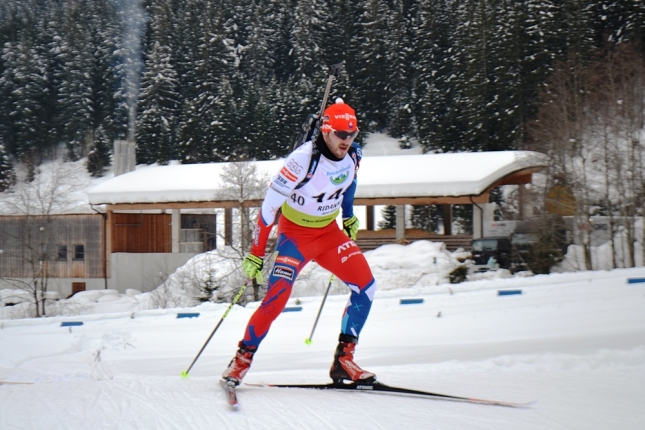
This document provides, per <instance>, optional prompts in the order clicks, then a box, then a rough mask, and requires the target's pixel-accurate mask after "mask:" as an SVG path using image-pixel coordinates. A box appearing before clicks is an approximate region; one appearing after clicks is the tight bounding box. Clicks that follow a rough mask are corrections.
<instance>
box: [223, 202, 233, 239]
mask: <svg viewBox="0 0 645 430" xmlns="http://www.w3.org/2000/svg"><path fill="white" fill-rule="evenodd" d="M224 245H227V246H231V245H233V209H232V208H225V209H224Z"/></svg>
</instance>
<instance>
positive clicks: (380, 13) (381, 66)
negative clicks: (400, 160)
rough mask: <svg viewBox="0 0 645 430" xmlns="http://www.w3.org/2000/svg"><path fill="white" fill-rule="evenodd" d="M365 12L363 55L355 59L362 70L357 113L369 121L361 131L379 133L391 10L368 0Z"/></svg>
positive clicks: (385, 95) (384, 120) (382, 124)
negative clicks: (386, 36)
mask: <svg viewBox="0 0 645 430" xmlns="http://www.w3.org/2000/svg"><path fill="white" fill-rule="evenodd" d="M363 8H364V10H365V12H364V15H363V16H362V17H361V25H362V27H363V29H362V32H361V35H362V36H361V40H360V44H361V46H362V47H363V53H362V54H361V55H360V56H359V58H358V59H357V60H358V61H359V62H360V64H361V66H362V67H361V69H360V70H358V71H357V72H356V75H357V76H356V77H357V79H358V80H360V82H361V87H360V90H359V95H358V96H359V98H360V111H361V112H364V114H365V115H366V116H367V118H368V119H369V122H368V123H366V124H364V126H363V127H362V128H363V130H364V131H381V130H382V129H383V128H384V127H385V126H386V125H387V116H388V113H389V106H388V103H389V101H390V94H389V93H388V90H387V87H388V84H389V82H388V78H389V76H387V70H388V69H389V67H388V55H387V45H388V42H389V41H388V40H385V43H384V40H383V37H384V35H387V34H388V30H389V29H388V20H387V18H388V15H389V13H390V10H389V8H388V6H387V3H386V2H385V1H383V0H367V1H366V2H365V4H364V6H363Z"/></svg>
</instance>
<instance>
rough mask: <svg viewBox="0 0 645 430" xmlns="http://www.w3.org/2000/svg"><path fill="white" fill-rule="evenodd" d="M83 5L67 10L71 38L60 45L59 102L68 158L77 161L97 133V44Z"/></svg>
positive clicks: (67, 30)
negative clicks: (95, 77) (88, 27)
mask: <svg viewBox="0 0 645 430" xmlns="http://www.w3.org/2000/svg"><path fill="white" fill-rule="evenodd" d="M84 10H85V8H84V7H81V5H80V4H76V5H70V6H69V7H68V8H67V9H66V16H65V33H66V34H67V37H66V39H65V41H64V42H63V44H62V46H61V47H60V53H59V54H58V56H57V57H58V61H59V62H60V64H61V65H62V67H61V68H62V70H61V73H60V76H59V79H60V81H61V87H60V88H61V89H60V99H59V105H60V108H61V115H62V117H63V123H64V125H65V127H64V135H63V139H64V141H65V145H66V148H67V151H66V155H67V157H68V159H70V160H72V161H76V160H78V159H79V158H81V157H83V156H84V155H85V152H86V146H87V145H88V143H89V141H90V140H91V137H92V135H93V132H94V124H93V121H92V113H93V112H92V108H93V106H92V100H93V98H94V93H93V80H94V79H93V78H94V76H93V74H92V70H91V68H92V66H93V64H94V58H93V52H94V51H93V49H92V48H93V46H92V43H91V40H90V34H89V32H88V30H87V24H88V20H89V19H90V17H88V16H86V15H85V14H84Z"/></svg>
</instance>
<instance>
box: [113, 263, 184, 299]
mask: <svg viewBox="0 0 645 430" xmlns="http://www.w3.org/2000/svg"><path fill="white" fill-rule="evenodd" d="M195 255H196V254H195V253H174V254H173V253H145V254H143V253H141V254H139V253H114V254H112V258H111V260H112V262H111V267H112V273H111V277H110V279H109V280H108V285H109V288H111V289H114V290H118V291H119V292H121V293H124V292H125V290H127V289H129V288H132V289H135V290H139V291H141V292H147V291H152V290H153V289H155V288H156V287H158V286H159V285H161V284H162V283H163V282H164V281H165V280H166V279H167V278H168V275H170V274H172V273H173V272H174V271H175V270H177V268H178V267H181V266H183V265H184V264H186V262H187V261H188V260H190V259H191V258H192V257H194V256H195Z"/></svg>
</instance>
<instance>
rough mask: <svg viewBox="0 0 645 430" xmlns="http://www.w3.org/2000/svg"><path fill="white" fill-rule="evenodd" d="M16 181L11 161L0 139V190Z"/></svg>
mask: <svg viewBox="0 0 645 430" xmlns="http://www.w3.org/2000/svg"><path fill="white" fill-rule="evenodd" d="M15 183H16V174H15V172H14V170H13V163H12V162H11V159H10V158H9V154H8V153H7V151H5V148H4V145H3V144H2V141H0V192H2V191H5V190H6V189H8V188H9V187H11V186H12V185H13V184H15Z"/></svg>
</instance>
